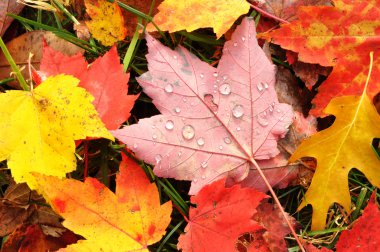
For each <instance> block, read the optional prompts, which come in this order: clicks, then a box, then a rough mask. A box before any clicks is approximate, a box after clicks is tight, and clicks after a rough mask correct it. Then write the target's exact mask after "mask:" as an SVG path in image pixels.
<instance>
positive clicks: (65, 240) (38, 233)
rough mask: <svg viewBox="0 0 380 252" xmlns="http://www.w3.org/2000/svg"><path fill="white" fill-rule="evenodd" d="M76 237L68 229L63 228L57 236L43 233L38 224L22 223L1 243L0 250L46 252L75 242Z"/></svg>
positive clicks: (5, 251) (4, 251) (7, 251)
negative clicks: (27, 224)
mask: <svg viewBox="0 0 380 252" xmlns="http://www.w3.org/2000/svg"><path fill="white" fill-rule="evenodd" d="M77 240H78V237H77V236H76V235H75V234H74V233H73V232H71V231H69V230H64V232H62V234H60V235H59V236H58V237H54V236H50V235H46V234H44V232H43V230H42V228H41V227H40V226H39V225H36V224H34V225H29V226H26V225H22V226H20V227H19V228H18V229H17V230H15V232H13V233H12V234H11V235H10V236H9V237H8V238H7V240H6V242H5V243H4V244H3V246H2V248H1V251H2V252H14V251H18V252H46V251H57V250H58V249H60V248H64V247H66V246H67V245H69V244H72V243H75V242H76V241H77Z"/></svg>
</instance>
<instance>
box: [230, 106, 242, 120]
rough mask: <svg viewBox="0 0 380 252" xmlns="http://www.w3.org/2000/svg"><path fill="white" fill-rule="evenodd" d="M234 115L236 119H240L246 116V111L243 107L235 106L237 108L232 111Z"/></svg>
mask: <svg viewBox="0 0 380 252" xmlns="http://www.w3.org/2000/svg"><path fill="white" fill-rule="evenodd" d="M232 115H233V116H234V117H235V118H240V117H242V116H243V115H244V109H243V106H242V105H235V107H234V108H233V109H232Z"/></svg>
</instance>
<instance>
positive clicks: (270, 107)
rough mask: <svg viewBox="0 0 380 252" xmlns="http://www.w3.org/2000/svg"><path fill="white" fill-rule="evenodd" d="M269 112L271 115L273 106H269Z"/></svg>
mask: <svg viewBox="0 0 380 252" xmlns="http://www.w3.org/2000/svg"><path fill="white" fill-rule="evenodd" d="M269 112H271V113H273V106H272V105H270V106H269Z"/></svg>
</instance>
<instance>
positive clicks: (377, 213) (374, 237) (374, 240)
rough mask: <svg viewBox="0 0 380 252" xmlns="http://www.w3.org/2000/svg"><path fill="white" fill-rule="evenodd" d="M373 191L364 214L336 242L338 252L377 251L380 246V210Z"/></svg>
mask: <svg viewBox="0 0 380 252" xmlns="http://www.w3.org/2000/svg"><path fill="white" fill-rule="evenodd" d="M375 196H376V192H373V194H372V197H371V199H370V200H369V203H368V205H367V206H366V207H365V209H364V211H363V214H362V216H361V217H360V218H359V219H358V220H357V222H356V223H355V224H354V226H353V228H352V229H351V230H345V231H343V232H342V234H341V235H340V238H339V241H338V243H337V244H336V250H337V251H338V252H368V251H377V250H378V249H379V247H380V237H379V235H380V233H379V230H380V219H379V218H380V210H379V207H378V206H377V204H376V199H375Z"/></svg>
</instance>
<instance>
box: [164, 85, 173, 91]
mask: <svg viewBox="0 0 380 252" xmlns="http://www.w3.org/2000/svg"><path fill="white" fill-rule="evenodd" d="M165 92H166V93H172V92H173V85H172V84H168V85H166V86H165Z"/></svg>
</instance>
